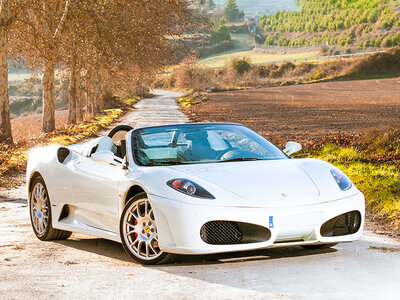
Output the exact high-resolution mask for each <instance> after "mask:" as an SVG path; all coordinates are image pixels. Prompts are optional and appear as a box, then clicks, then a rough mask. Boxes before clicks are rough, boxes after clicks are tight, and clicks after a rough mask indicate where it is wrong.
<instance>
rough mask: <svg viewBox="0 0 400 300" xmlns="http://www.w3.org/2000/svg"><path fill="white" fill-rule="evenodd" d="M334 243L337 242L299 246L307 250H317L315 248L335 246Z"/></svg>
mask: <svg viewBox="0 0 400 300" xmlns="http://www.w3.org/2000/svg"><path fill="white" fill-rule="evenodd" d="M336 245H337V243H334V244H317V245H304V246H301V247H303V248H304V249H307V250H317V249H327V248H331V247H333V246H336Z"/></svg>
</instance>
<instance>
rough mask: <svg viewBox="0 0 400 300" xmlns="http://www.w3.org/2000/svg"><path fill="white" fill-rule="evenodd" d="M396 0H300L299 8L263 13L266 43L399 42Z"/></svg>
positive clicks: (399, 17) (399, 12)
mask: <svg viewBox="0 0 400 300" xmlns="http://www.w3.org/2000/svg"><path fill="white" fill-rule="evenodd" d="M399 2H400V1H399V0H318V1H316V0H301V1H299V4H300V10H299V11H278V12H276V13H275V14H273V15H263V16H262V17H261V18H260V26H261V27H262V28H263V29H264V31H265V32H266V37H267V38H266V44H268V45H280V46H299V45H313V44H322V43H326V42H328V43H329V44H330V45H340V46H361V47H390V46H396V45H400V3H399Z"/></svg>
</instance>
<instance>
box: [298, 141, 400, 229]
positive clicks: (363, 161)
mask: <svg viewBox="0 0 400 300" xmlns="http://www.w3.org/2000/svg"><path fill="white" fill-rule="evenodd" d="M299 157H312V158H318V159H322V160H325V161H328V162H330V163H332V164H334V165H335V166H337V167H338V168H340V169H341V170H342V171H343V172H345V173H346V174H347V175H348V176H349V177H350V179H351V180H352V181H353V183H354V184H355V185H356V186H357V188H358V189H359V190H360V191H361V192H362V193H363V194H364V195H365V204H366V207H367V209H369V210H370V211H371V212H372V213H374V214H375V215H377V216H378V217H381V218H385V219H387V220H388V221H389V222H390V223H391V224H392V225H393V227H394V229H395V230H397V229H399V228H400V171H399V169H398V167H397V166H396V165H394V164H393V165H392V164H390V163H389V164H388V163H385V164H379V163H373V162H372V161H369V160H368V158H366V156H365V155H363V154H362V153H360V152H359V151H358V150H356V149H355V148H353V147H341V146H338V145H334V144H327V145H325V146H324V147H322V149H320V150H317V151H312V152H305V153H302V154H300V155H299Z"/></svg>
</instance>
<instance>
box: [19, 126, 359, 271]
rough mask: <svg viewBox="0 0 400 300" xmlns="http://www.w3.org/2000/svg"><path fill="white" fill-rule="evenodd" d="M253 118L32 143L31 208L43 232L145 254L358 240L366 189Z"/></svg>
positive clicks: (144, 259)
mask: <svg viewBox="0 0 400 300" xmlns="http://www.w3.org/2000/svg"><path fill="white" fill-rule="evenodd" d="M299 150H301V145H299V144H298V143H295V142H288V143H287V145H286V148H285V149H284V150H283V151H281V150H280V149H279V148H278V147H276V146H275V145H273V144H272V143H271V142H269V141H268V140H267V139H265V138H264V137H262V136H261V135H259V134H257V133H256V132H254V131H252V130H251V129H249V128H247V127H245V126H243V125H239V124H230V123H187V124H177V125H165V126H153V127H144V128H135V129H133V128H132V127H130V126H127V125H121V126H118V127H116V128H114V129H113V130H112V131H111V132H110V134H109V135H108V136H105V137H100V138H96V139H94V140H91V141H89V142H86V143H82V144H76V145H71V146H68V147H64V146H57V145H51V146H46V147H43V148H38V149H35V150H33V151H31V153H30V156H29V162H28V167H27V182H28V200H29V214H30V218H31V222H32V227H33V231H34V233H35V234H36V236H37V237H38V238H39V239H40V240H44V241H46V240H54V239H67V238H68V237H69V236H70V235H71V233H72V232H79V233H83V234H89V235H93V236H97V237H100V238H105V239H110V240H113V241H117V242H121V243H122V245H123V247H124V249H125V250H126V252H127V253H128V254H129V255H130V256H131V257H132V258H133V259H135V260H136V261H138V262H140V263H143V264H154V263H161V262H163V261H165V260H167V258H168V257H171V254H212V253H221V252H230V251H243V250H252V249H262V248H269V247H287V246H302V247H304V248H311V249H314V248H320V247H330V246H333V245H335V244H337V243H340V242H350V241H354V240H357V239H359V238H360V237H361V235H362V230H363V223H364V217H365V212H364V211H365V202H364V196H363V194H362V193H361V192H360V191H359V190H358V189H357V188H356V187H355V186H354V184H353V183H352V182H351V181H350V179H349V178H348V177H347V176H346V175H345V174H344V173H343V172H342V171H340V170H339V169H338V168H336V167H335V166H333V165H331V164H329V163H327V162H324V161H320V160H317V159H293V158H291V157H290V155H291V154H293V153H294V152H296V151H299Z"/></svg>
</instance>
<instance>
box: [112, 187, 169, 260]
mask: <svg viewBox="0 0 400 300" xmlns="http://www.w3.org/2000/svg"><path fill="white" fill-rule="evenodd" d="M120 235H121V240H122V245H123V247H124V249H125V251H126V252H127V253H128V254H129V255H130V256H131V257H132V258H133V259H134V260H136V261H138V262H139V263H142V264H156V263H161V262H165V261H166V259H167V257H168V256H169V255H168V254H167V253H165V252H163V251H162V250H161V249H160V247H159V244H158V233H157V225H156V222H155V217H154V212H153V209H152V207H151V205H150V201H149V199H147V195H146V194H145V193H140V194H138V195H136V196H134V197H132V198H131V199H130V200H129V201H128V202H127V203H126V205H125V208H124V210H123V212H122V216H121V220H120Z"/></svg>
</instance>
